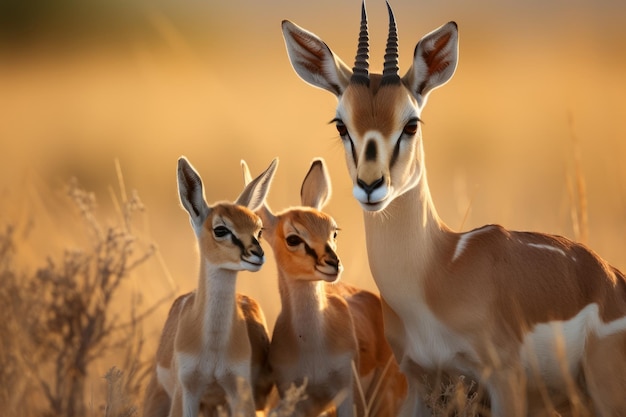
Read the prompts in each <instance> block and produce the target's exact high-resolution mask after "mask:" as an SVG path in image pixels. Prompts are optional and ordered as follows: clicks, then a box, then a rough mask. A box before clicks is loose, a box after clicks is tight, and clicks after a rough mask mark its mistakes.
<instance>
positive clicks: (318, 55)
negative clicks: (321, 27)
mask: <svg viewBox="0 0 626 417" xmlns="http://www.w3.org/2000/svg"><path fill="white" fill-rule="evenodd" d="M282 29H283V38H284V39H285V46H286V47H287V54H288V55H289V60H290V61H291V65H292V66H293V69H294V70H295V71H296V73H297V74H298V75H299V76H300V78H302V79H303V80H304V81H306V82H307V83H309V84H311V85H313V86H315V87H319V88H323V89H324V90H327V91H330V92H331V93H333V94H334V95H335V96H337V97H338V96H340V95H341V94H343V92H344V90H345V89H346V87H347V86H348V84H349V83H350V77H351V76H352V70H351V69H350V68H349V67H348V66H347V65H346V64H344V63H343V61H342V60H341V59H340V58H339V57H338V56H336V55H335V54H334V53H333V52H332V51H331V50H330V48H329V47H328V45H326V44H325V43H324V41H323V40H321V39H320V38H318V37H317V36H316V35H315V34H313V33H311V32H309V31H308V30H306V29H303V28H301V27H299V26H298V25H296V24H295V23H292V22H290V21H289V20H283V22H282Z"/></svg>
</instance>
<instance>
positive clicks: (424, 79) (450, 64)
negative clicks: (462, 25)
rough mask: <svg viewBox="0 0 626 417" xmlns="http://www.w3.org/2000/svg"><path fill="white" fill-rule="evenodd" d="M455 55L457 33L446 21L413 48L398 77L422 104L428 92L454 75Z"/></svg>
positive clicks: (457, 39) (456, 50)
mask: <svg viewBox="0 0 626 417" xmlns="http://www.w3.org/2000/svg"><path fill="white" fill-rule="evenodd" d="M458 56H459V32H458V28H457V25H456V23H455V22H448V23H446V24H445V25H443V26H441V27H440V28H438V29H435V30H434V31H432V32H430V33H429V34H427V35H426V36H424V37H423V38H422V39H421V40H420V41H419V42H418V43H417V46H416V47H415V53H414V55H413V65H412V66H411V68H409V70H408V71H407V73H406V75H405V76H404V77H403V78H402V82H403V83H404V84H405V85H406V86H407V87H408V88H409V89H410V90H411V92H412V93H413V96H414V97H415V98H416V99H417V101H418V103H419V104H420V105H421V106H423V105H424V104H425V103H426V99H427V96H428V94H429V93H430V92H431V91H432V90H434V89H435V88H437V87H441V86H442V85H444V84H445V83H447V82H448V81H449V80H450V78H452V76H453V75H454V71H455V70H456V66H457V62H458Z"/></svg>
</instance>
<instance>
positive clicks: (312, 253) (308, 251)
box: [304, 243, 317, 263]
mask: <svg viewBox="0 0 626 417" xmlns="http://www.w3.org/2000/svg"><path fill="white" fill-rule="evenodd" d="M304 251H305V252H306V254H307V255H309V256H310V257H312V258H313V259H314V260H315V263H317V252H315V249H313V248H311V247H310V246H309V245H307V244H306V243H305V244H304Z"/></svg>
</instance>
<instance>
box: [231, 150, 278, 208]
mask: <svg viewBox="0 0 626 417" xmlns="http://www.w3.org/2000/svg"><path fill="white" fill-rule="evenodd" d="M244 163H245V162H244ZM277 166H278V158H274V160H272V162H271V163H270V165H269V167H267V169H266V170H265V171H263V172H262V173H261V174H260V175H259V176H258V177H256V178H255V179H253V180H252V181H250V182H248V183H247V184H246V186H245V188H244V189H243V191H242V192H241V194H240V195H239V197H237V200H235V204H238V205H240V206H245V207H248V208H249V209H250V210H252V211H257V210H258V209H259V208H260V207H261V206H263V203H264V202H265V197H267V193H268V192H269V190H270V185H271V184H272V179H273V178H274V173H275V172H276V167H277ZM248 174H249V173H248ZM244 176H245V169H244Z"/></svg>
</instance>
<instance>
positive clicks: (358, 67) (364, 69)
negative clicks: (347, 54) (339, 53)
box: [350, 0, 370, 86]
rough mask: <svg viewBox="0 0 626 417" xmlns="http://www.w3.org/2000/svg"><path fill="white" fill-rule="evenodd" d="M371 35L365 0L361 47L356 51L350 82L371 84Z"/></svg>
mask: <svg viewBox="0 0 626 417" xmlns="http://www.w3.org/2000/svg"><path fill="white" fill-rule="evenodd" d="M368 59H369V36H368V33H367V13H366V12H365V0H363V3H361V28H360V32H359V47H358V49H357V52H356V58H355V62H354V68H353V69H352V77H351V78H350V82H351V83H354V84H365V85H367V86H369V84H370V76H369V71H368V69H369V63H368V61H367V60H368Z"/></svg>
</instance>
